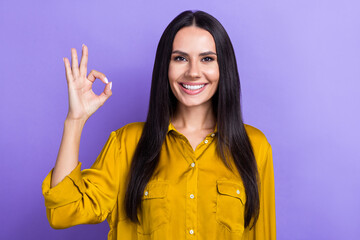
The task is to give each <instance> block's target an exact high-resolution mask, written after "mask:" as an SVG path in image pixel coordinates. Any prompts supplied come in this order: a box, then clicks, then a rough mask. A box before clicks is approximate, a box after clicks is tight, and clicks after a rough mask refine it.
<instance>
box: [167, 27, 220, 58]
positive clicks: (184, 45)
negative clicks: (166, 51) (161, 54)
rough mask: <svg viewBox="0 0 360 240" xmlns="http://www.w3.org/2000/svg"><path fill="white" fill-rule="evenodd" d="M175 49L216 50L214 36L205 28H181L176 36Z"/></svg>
mask: <svg viewBox="0 0 360 240" xmlns="http://www.w3.org/2000/svg"><path fill="white" fill-rule="evenodd" d="M173 50H181V51H183V52H206V51H213V52H215V51H216V46H215V40H214V38H213V36H212V35H211V34H210V33H209V32H208V31H206V30H205V29H203V28H199V27H195V26H190V27H184V28H182V29H180V30H179V31H178V32H177V33H176V35H175V38H174V42H173Z"/></svg>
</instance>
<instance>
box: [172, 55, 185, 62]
mask: <svg viewBox="0 0 360 240" xmlns="http://www.w3.org/2000/svg"><path fill="white" fill-rule="evenodd" d="M174 60H175V61H186V59H185V58H183V57H181V56H177V57H175V58H174Z"/></svg>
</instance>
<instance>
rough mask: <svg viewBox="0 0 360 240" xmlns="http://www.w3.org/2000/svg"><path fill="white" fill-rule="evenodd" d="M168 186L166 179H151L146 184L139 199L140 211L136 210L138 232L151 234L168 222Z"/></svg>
mask: <svg viewBox="0 0 360 240" xmlns="http://www.w3.org/2000/svg"><path fill="white" fill-rule="evenodd" d="M168 188H169V183H168V182H167V181H155V180H153V181H150V182H149V183H148V184H147V186H146V187H145V190H144V193H143V196H142V200H141V205H142V208H141V211H140V210H138V218H139V221H140V224H138V226H137V232H138V233H140V234H151V233H153V232H154V231H155V230H157V229H158V228H160V227H161V226H163V225H164V224H166V223H168V222H169V202H168V197H167V193H168Z"/></svg>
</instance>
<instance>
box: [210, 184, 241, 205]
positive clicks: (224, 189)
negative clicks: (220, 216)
mask: <svg viewBox="0 0 360 240" xmlns="http://www.w3.org/2000/svg"><path fill="white" fill-rule="evenodd" d="M216 185H217V190H218V192H219V193H220V194H223V195H228V196H231V197H235V198H238V199H240V200H241V202H242V203H243V204H245V202H246V194H245V188H244V186H243V185H242V184H239V183H235V182H230V181H226V180H218V181H216Z"/></svg>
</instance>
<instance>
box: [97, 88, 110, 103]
mask: <svg viewBox="0 0 360 240" xmlns="http://www.w3.org/2000/svg"><path fill="white" fill-rule="evenodd" d="M111 87H112V82H109V83H108V84H106V86H105V88H104V91H103V92H102V93H101V94H100V96H99V98H100V101H101V105H102V104H104V103H105V101H106V100H107V99H108V98H109V97H110V96H111V95H112V91H111Z"/></svg>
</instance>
